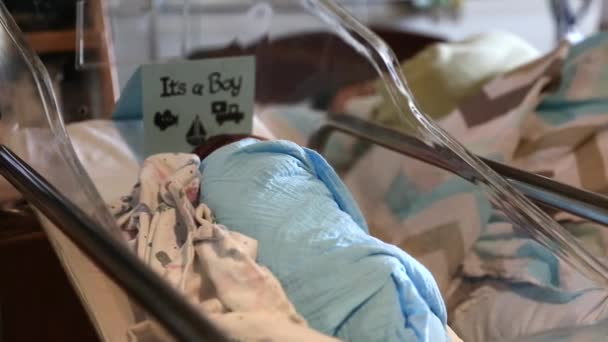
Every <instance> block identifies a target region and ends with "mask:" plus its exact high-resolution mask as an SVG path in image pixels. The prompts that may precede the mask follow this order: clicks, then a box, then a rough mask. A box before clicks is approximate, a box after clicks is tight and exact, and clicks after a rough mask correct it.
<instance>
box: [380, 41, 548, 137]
mask: <svg viewBox="0 0 608 342" xmlns="http://www.w3.org/2000/svg"><path fill="white" fill-rule="evenodd" d="M539 56H540V53H539V52H538V51H537V50H535V49H534V48H533V47H532V46H531V45H529V44H528V43H526V42H525V41H523V40H522V39H520V38H518V37H517V36H515V35H513V34H510V33H506V32H499V31H496V32H489V33H483V34H479V35H476V36H473V37H471V38H468V39H465V40H463V41H460V42H450V43H437V44H434V45H432V46H430V47H429V48H427V49H425V50H423V51H422V52H420V53H419V54H417V55H416V56H414V57H413V58H411V59H410V60H407V61H405V62H403V63H402V65H401V67H402V70H403V73H404V75H405V77H406V78H407V81H408V84H409V86H410V88H411V90H412V92H413V93H414V96H415V97H416V101H417V102H418V103H419V104H420V107H421V109H422V110H423V111H424V112H425V114H427V115H429V116H430V117H431V118H433V119H439V118H442V117H444V116H445V115H447V114H449V113H450V112H451V111H452V110H454V109H456V107H457V106H458V104H460V102H461V101H462V100H464V99H465V98H467V97H468V96H471V95H474V94H475V93H477V92H478V91H479V90H480V89H481V87H482V86H483V84H485V83H486V82H487V81H489V80H491V79H493V78H494V77H496V76H498V75H501V74H504V73H506V72H509V71H511V70H513V69H515V68H517V67H519V66H521V65H523V64H525V63H528V62H531V61H532V60H534V59H535V58H537V57H539ZM376 88H377V89H378V92H379V93H380V94H382V97H383V99H384V101H382V102H381V104H380V105H379V106H378V108H377V109H376V111H375V114H374V119H375V120H377V121H379V122H381V123H383V124H388V125H391V126H396V127H399V128H401V129H404V130H409V129H411V128H410V127H407V126H406V125H405V124H404V123H403V121H402V119H401V118H399V116H398V113H397V112H396V111H395V109H394V106H393V104H392V101H391V100H390V97H389V96H388V94H386V92H385V89H384V86H383V85H382V83H380V82H379V81H378V82H377V83H376ZM438 99H439V100H440V101H438Z"/></svg>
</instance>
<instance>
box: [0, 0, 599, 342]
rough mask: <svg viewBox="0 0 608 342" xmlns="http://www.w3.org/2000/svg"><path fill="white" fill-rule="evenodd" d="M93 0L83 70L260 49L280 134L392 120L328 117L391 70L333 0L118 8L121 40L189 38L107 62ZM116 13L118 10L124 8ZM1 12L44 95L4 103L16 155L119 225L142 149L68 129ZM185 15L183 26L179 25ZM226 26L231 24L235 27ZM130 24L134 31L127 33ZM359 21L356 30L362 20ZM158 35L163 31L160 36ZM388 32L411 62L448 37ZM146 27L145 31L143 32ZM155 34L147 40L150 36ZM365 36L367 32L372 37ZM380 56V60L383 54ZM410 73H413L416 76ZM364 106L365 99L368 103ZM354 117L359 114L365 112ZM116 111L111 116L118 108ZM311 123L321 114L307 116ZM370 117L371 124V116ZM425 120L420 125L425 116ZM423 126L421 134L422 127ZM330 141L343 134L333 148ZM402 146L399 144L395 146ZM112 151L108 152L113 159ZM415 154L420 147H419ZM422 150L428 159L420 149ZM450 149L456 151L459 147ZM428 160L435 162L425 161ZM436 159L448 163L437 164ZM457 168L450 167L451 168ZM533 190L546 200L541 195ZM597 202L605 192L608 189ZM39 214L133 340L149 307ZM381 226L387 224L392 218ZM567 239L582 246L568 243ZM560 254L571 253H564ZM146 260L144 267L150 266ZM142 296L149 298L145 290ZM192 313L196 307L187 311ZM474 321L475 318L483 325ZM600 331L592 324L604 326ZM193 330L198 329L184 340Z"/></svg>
mask: <svg viewBox="0 0 608 342" xmlns="http://www.w3.org/2000/svg"><path fill="white" fill-rule="evenodd" d="M90 5H91V2H89V1H81V2H79V4H78V8H79V12H78V13H79V15H80V16H79V25H80V29H79V32H80V34H79V36H78V42H77V43H78V44H79V46H80V48H81V49H80V55H79V56H78V60H77V64H78V65H79V66H80V67H83V68H96V67H108V66H110V64H113V66H116V67H118V68H120V69H121V70H122V71H125V72H126V70H135V68H136V67H137V66H138V65H140V64H143V63H147V62H170V61H173V60H180V59H186V58H187V59H204V58H211V57H215V58H217V57H228V56H236V55H255V57H256V91H255V100H256V114H258V116H259V118H260V120H261V122H262V123H264V124H265V125H266V126H268V128H269V130H270V132H271V133H272V134H273V135H274V136H276V137H278V138H285V139H291V140H294V141H296V142H298V143H300V144H308V143H309V142H310V143H311V144H313V145H315V146H317V147H319V149H321V148H322V147H323V145H324V144H323V143H322V141H323V139H322V138H324V137H323V136H321V135H322V134H320V133H318V132H321V133H322V132H323V130H321V131H319V129H322V128H323V127H324V125H325V124H327V123H328V122H329V124H330V126H332V127H333V128H337V129H338V130H339V131H341V132H342V133H341V134H342V135H340V134H337V138H334V142H336V141H337V143H340V144H344V145H345V146H351V147H352V146H353V145H354V143H353V141H354V140H353V136H354V137H359V138H361V137H363V138H365V136H363V135H362V133H363V134H365V133H366V132H369V129H376V128H377V129H381V127H376V126H373V125H372V126H369V127H368V128H369V129H366V128H365V127H366V126H358V125H357V121H356V120H358V119H357V118H356V117H355V118H353V120H354V121H349V120H348V119H347V120H346V121H340V116H334V118H335V119H333V120H330V121H327V120H326V115H327V112H330V111H331V101H332V98H333V96H335V94H336V93H338V92H339V90H340V89H341V88H343V87H345V86H347V85H352V84H356V83H360V82H367V81H371V80H374V79H376V78H378V75H379V72H383V71H386V70H382V69H380V70H378V69H377V65H373V63H370V61H369V60H368V59H366V58H365V57H364V56H365V54H366V53H367V54H369V51H366V50H365V48H366V47H368V48H369V46H366V45H365V44H362V43H361V41H349V40H348V39H349V37H350V38H352V37H353V36H352V35H350V36H349V34H347V33H345V32H344V30H346V29H345V27H342V26H331V25H332V24H334V25H337V23H338V21H336V18H332V17H331V16H330V15H329V14H327V13H322V12H318V13H315V10H320V9H323V8H326V7H325V6H327V4H325V2H323V1H321V2H319V3H317V2H315V1H310V2H303V4H300V3H299V2H295V1H294V2H284V3H283V2H277V3H276V4H275V3H274V2H264V1H260V2H254V3H253V4H249V3H247V4H246V5H242V4H236V5H233V6H228V7H230V8H229V9H230V10H229V11H228V12H225V7H223V6H221V5H213V4H211V5H209V4H198V3H196V2H185V5H184V4H179V5H172V4H171V3H168V4H166V6H161V7H160V10H159V8H156V7H154V8H151V9H147V10H146V9H145V8H144V9H143V10H144V14H145V15H139V18H140V20H139V21H138V25H143V27H144V28H142V26H140V27H131V28H129V27H128V25H130V24H129V21H127V20H126V18H129V16H128V15H127V16H126V17H125V15H124V13H123V14H122V16H121V15H113V16H110V17H111V18H112V20H113V21H112V22H110V24H111V25H113V26H114V29H115V35H116V36H117V37H118V36H120V35H127V34H131V35H132V38H130V39H133V40H135V41H139V42H142V41H146V42H148V43H150V44H151V46H148V47H147V48H151V47H152V48H153V47H154V44H156V42H157V41H160V40H164V41H166V40H167V39H163V38H164V37H163V35H165V37H169V36H170V37H174V36H178V37H180V39H179V40H172V41H173V42H174V43H175V45H174V46H172V47H171V46H170V47H163V48H160V49H158V48H157V49H156V50H154V52H153V53H151V54H146V55H147V56H146V57H143V58H142V57H141V56H118V58H117V60H116V61H108V60H105V61H104V60H95V59H92V57H91V56H89V55H87V53H86V51H87V50H86V46H87V44H88V42H87V39H86V35H85V34H84V32H85V28H86V27H87V26H86V25H87V18H86V16H85V15H84V13H86V7H87V6H90ZM394 6H395V7H394V10H395V11H398V10H401V9H402V8H401V6H406V4H405V3H403V4H402V3H397V4H395V5H394ZM351 9H352V11H353V12H354V13H355V15H357V16H358V17H359V18H362V19H367V20H369V21H374V19H375V18H374V16H375V15H376V14H377V15H378V17H382V18H385V17H386V14H387V13H375V12H374V11H375V9H377V8H376V7H374V6H373V5H355V6H354V7H353V8H351ZM106 10H107V11H109V13H112V11H118V10H120V9H119V8H117V7H112V6H110V7H108V8H106ZM214 11H218V12H214ZM116 13H117V12H114V14H116ZM220 13H223V15H224V16H221V17H220V15H219V14H220ZM391 13H395V12H391ZM380 14H382V15H383V16H380ZM1 20H2V25H3V32H2V35H3V39H2V41H3V45H2V51H3V53H2V70H1V77H2V83H4V84H7V85H9V86H10V84H11V83H13V82H15V80H18V79H19V80H25V81H26V82H27V83H29V84H30V85H31V87H32V89H34V93H35V95H37V96H33V97H32V99H31V100H32V103H33V104H35V106H32V108H33V110H32V111H31V112H29V113H27V115H25V113H15V112H13V111H11V110H10V109H11V108H12V103H11V102H12V101H13V99H12V98H10V97H4V96H3V97H2V98H1V101H2V103H1V105H2V107H3V108H6V109H5V110H3V117H2V119H1V120H0V133H1V142H2V144H4V145H6V146H8V147H9V148H11V149H12V150H13V151H14V152H16V154H17V155H18V156H19V157H20V158H21V159H23V160H24V161H26V162H27V163H28V164H29V165H31V166H32V167H33V168H34V169H35V170H36V171H37V172H38V173H40V174H41V175H42V176H43V177H45V178H46V179H47V180H48V181H49V182H50V183H51V184H52V185H53V186H54V187H55V188H56V189H57V190H59V192H60V193H61V194H63V196H65V197H67V198H69V199H70V200H71V202H73V203H74V204H75V205H76V206H77V207H78V208H79V209H80V210H82V212H83V213H85V214H86V215H88V217H87V218H88V219H89V220H91V221H89V223H91V224H97V225H100V226H102V227H113V226H114V225H115V223H114V220H113V218H112V217H111V215H110V214H109V212H108V210H107V209H106V204H105V203H106V202H107V201H108V200H110V199H112V198H114V197H116V196H118V195H121V194H122V192H124V189H128V188H129V187H130V186H131V185H132V182H133V181H134V178H133V175H134V173H136V172H137V171H136V170H137V164H136V163H134V158H133V155H132V153H133V151H129V150H128V146H129V145H128V144H123V145H122V147H121V148H122V150H121V148H118V149H117V148H116V146H109V147H108V146H105V147H101V148H100V150H99V151H97V152H91V150H90V147H91V146H84V145H86V144H87V138H85V137H83V135H86V134H91V137H90V138H91V140H90V141H89V144H90V145H95V144H96V143H99V142H100V141H103V139H104V137H103V136H101V135H98V136H95V134H96V133H95V132H96V131H95V129H94V128H92V129H90V128H87V127H86V123H85V126H79V128H74V129H72V131H70V129H71V128H70V127H68V128H67V131H66V127H65V126H64V123H63V120H62V114H61V112H60V109H59V108H58V106H57V102H56V98H55V95H54V94H53V90H52V86H51V84H50V83H49V80H48V79H47V78H45V76H46V74H45V72H44V67H43V66H42V65H41V63H40V62H39V61H38V60H37V59H31V57H32V54H31V51H29V50H28V48H27V47H26V44H24V42H23V37H22V36H21V34H20V33H19V31H18V29H17V28H16V26H15V25H14V23H13V22H12V20H11V19H10V18H9V16H8V14H7V12H6V10H5V9H4V8H2V18H1ZM121 20H122V22H121ZM176 23H180V24H179V25H176ZM226 23H229V24H228V25H226ZM342 24H344V22H343V23H342ZM351 24H352V23H351ZM121 25H122V26H121ZM353 25H354V24H353ZM121 28H123V29H124V30H126V31H120V29H121ZM349 29H351V30H352V27H349ZM175 30H178V32H175ZM150 32H153V33H154V35H156V36H158V37H152V39H151V40H148V38H150V37H149V36H148V35H149V34H150ZM302 32H304V34H303V33H302ZM377 32H379V33H380V35H381V36H382V37H384V38H385V40H387V41H388V42H389V44H390V45H392V46H393V47H394V49H395V50H396V52H397V57H398V58H399V59H400V60H401V59H406V58H409V57H411V56H413V55H414V54H415V53H416V52H418V51H420V49H422V47H424V46H426V45H428V44H430V43H432V42H436V41H439V40H440V39H439V38H435V37H422V38H421V37H414V36H408V35H406V34H403V33H398V32H396V31H395V30H391V29H378V30H377ZM138 34H142V36H140V37H139V39H138ZM143 35H145V36H146V37H145V39H144V38H143ZM294 36H297V40H293V37H294ZM157 38H158V40H157ZM358 38H359V39H361V37H360V36H359V37H358ZM401 39H408V41H409V42H410V43H408V44H407V45H400V44H399V42H400V40H401ZM402 47H403V48H402ZM143 48H146V47H142V49H143ZM168 51H170V52H168ZM368 57H371V58H372V60H373V59H374V58H378V56H368ZM376 62H379V61H378V60H376ZM405 76H406V77H407V75H405ZM361 105H362V106H363V105H364V103H361ZM302 108H305V109H302ZM298 111H299V112H300V114H301V112H302V111H304V112H306V113H307V115H309V116H312V117H313V120H309V121H310V122H308V123H305V124H304V126H306V128H305V129H302V128H301V126H300V127H294V125H295V126H297V124H295V122H297V121H298V120H301V117H298V115H297V112H298ZM333 114H336V113H333ZM108 115H109V113H108ZM350 115H351V116H355V115H356V113H354V114H350ZM105 119H108V120H109V119H111V118H110V117H109V116H108V117H107V118H105ZM308 119H310V117H309V118H305V119H304V120H305V121H306V120H308ZM410 120H412V119H410ZM353 122H354V123H353ZM104 124H110V125H111V124H112V121H106V122H105V123H104ZM362 124H363V125H365V124H370V123H369V122H366V121H363V123H362ZM83 127H84V128H83ZM345 127H346V128H345ZM362 127H363V128H362ZM413 127H415V128H416V127H419V126H417V125H415V124H414V125H413ZM67 132H70V135H71V136H72V139H73V140H77V143H76V144H75V146H72V144H71V142H70V138H69V137H68V134H67ZM412 133H414V134H416V135H419V133H416V132H415V131H412ZM110 138H111V139H119V138H120V135H112V136H111V137H110ZM140 138H141V137H140ZM325 138H327V137H325ZM375 138H377V139H374V137H373V136H372V137H371V140H372V141H373V142H374V143H376V144H379V145H380V146H384V147H387V148H389V149H391V146H390V144H386V143H382V138H384V137H375ZM368 140H370V139H368ZM337 143H336V144H337ZM78 144H84V145H78ZM110 145H112V144H110ZM330 145H331V139H330V141H329V143H328V145H327V146H330ZM334 145H335V144H334ZM335 146H337V145H335ZM342 147H343V146H342ZM367 148H369V147H367ZM125 149H127V150H125ZM393 150H396V149H394V148H393ZM397 151H398V149H397ZM136 152H138V151H136ZM139 152H141V151H139ZM431 152H432V151H431ZM106 153H107V154H108V155H105V154H106ZM328 153H329V154H331V153H332V151H328ZM340 153H341V152H340V150H338V151H337V152H336V151H335V150H334V151H333V157H334V158H337V157H336V156H339V155H340ZM414 156H416V155H415V154H414ZM417 157H418V158H419V159H420V155H418V156H417ZM445 157H446V158H448V157H451V158H454V156H453V155H452V156H450V155H449V153H448V154H447V155H446V156H445ZM328 158H329V160H330V161H332V155H328ZM392 158H394V159H398V160H399V162H400V163H403V162H405V161H407V160H408V159H407V158H409V157H405V156H403V155H399V154H394V155H392ZM429 158H433V156H432V155H431V156H430V157H429ZM422 159H423V160H424V158H422ZM412 160H413V159H412ZM427 161H429V160H427ZM334 162H335V165H334V166H335V167H336V169H337V170H338V171H339V172H340V173H341V174H342V175H344V176H345V179H346V183H347V185H349V186H353V189H352V190H353V192H354V193H355V197H358V196H364V195H365V192H364V190H365V186H361V184H359V186H357V184H354V183H352V181H351V182H349V180H348V177H349V176H351V175H350V174H349V168H350V167H352V164H349V162H344V161H343V160H339V158H337V159H336V160H334ZM83 164H84V166H83ZM436 166H441V165H438V164H436ZM448 169H450V168H449V167H448ZM421 170H423V172H437V171H429V170H435V169H434V168H433V167H431V166H426V167H423V168H422V169H421ZM451 171H455V170H451ZM421 172H422V171H421ZM118 174H120V175H124V177H123V176H121V177H118V178H120V179H118V178H117V177H116V175H118ZM371 174H372V175H374V176H375V177H378V178H382V177H385V176H386V177H388V175H383V174H382V170H377V171H376V170H372V173H371ZM515 177H517V175H515ZM474 178H475V177H473V178H472V179H474ZM522 181H525V179H524V180H522ZM527 194H528V195H531V196H532V197H533V196H534V194H533V193H532V194H530V193H527ZM566 194H567V191H566ZM588 195H589V196H593V195H592V194H588ZM590 198H592V199H593V198H594V197H590ZM596 199H598V201H602V200H603V198H600V197H597V198H596ZM403 201H407V199H403ZM541 202H542V201H541ZM545 204H547V203H545ZM549 204H550V203H549ZM600 204H602V203H600ZM600 204H598V206H600ZM366 209H369V208H364V212H365V213H366V214H368V213H369V214H370V215H371V216H375V214H374V213H371V212H366ZM369 210H371V209H369ZM450 214H451V213H450V212H442V213H437V215H445V216H448V215H450ZM39 216H40V220H41V221H42V223H43V225H44V228H45V230H46V232H47V234H48V235H49V237H50V238H51V240H52V242H53V245H54V248H55V250H56V252H57V254H58V255H59V256H60V258H61V260H62V263H63V266H64V268H65V270H66V273H68V274H69V276H70V278H71V280H72V282H73V285H74V287H75V288H76V289H77V291H78V293H79V295H80V297H81V300H82V301H83V303H84V304H85V306H86V308H87V311H88V313H89V315H90V316H91V318H92V321H93V322H94V323H95V326H96V328H97V329H98V332H99V335H100V337H101V338H102V339H104V340H108V341H121V340H125V339H126V336H125V331H126V330H127V327H128V326H129V324H131V323H132V322H133V321H134V319H135V317H134V313H133V310H132V306H133V305H137V303H134V302H133V301H132V300H131V299H130V298H129V296H128V295H126V294H125V292H123V290H121V289H120V286H118V285H117V283H115V282H113V281H112V280H110V277H108V276H107V275H106V274H104V273H103V272H102V271H101V270H100V269H99V268H98V267H97V266H95V265H94V262H93V261H92V260H91V259H90V258H89V257H87V256H85V254H83V252H82V251H81V250H80V249H79V247H77V246H76V245H75V244H74V243H73V242H72V241H70V240H69V239H68V238H67V237H66V236H65V235H64V234H63V233H62V232H61V231H60V230H59V229H58V228H57V227H56V226H55V225H54V224H53V223H51V221H49V220H48V219H47V218H46V217H45V216H44V215H42V214H41V215H39ZM368 219H369V218H368ZM524 222H525V221H524ZM377 224H381V222H379V223H377ZM372 231H373V229H372ZM108 236H109V234H108ZM566 246H570V245H568V244H567V243H566ZM414 250H415V248H414ZM554 251H555V250H554ZM557 251H558V252H559V249H557ZM89 252H90V251H89ZM576 252H577V251H576V250H574V251H572V250H569V251H567V252H564V253H563V254H561V253H560V254H559V256H565V257H566V258H569V257H571V255H572V254H576ZM117 254H120V253H117ZM142 267H144V266H143V265H142ZM114 277H118V279H120V276H116V275H114ZM139 299H140V300H141V299H142V297H140V298H139ZM174 300H175V298H174V297H173V298H159V299H157V301H158V302H159V303H160V305H159V306H156V309H157V310H161V311H162V309H163V308H164V309H165V310H166V309H167V308H170V307H174V308H175V306H173V304H171V303H173V301H174ZM167 303H169V304H167ZM181 314H187V313H184V312H183V311H182V312H181ZM162 316H163V317H159V318H160V319H161V321H165V320H166V319H167V317H169V320H171V316H172V315H171V314H170V313H169V314H168V315H167V312H165V315H162ZM182 317H183V316H182ZM172 319H173V321H172V322H171V323H173V324H174V325H173V328H175V327H178V326H179V325H180V322H179V317H178V318H175V317H173V318H172ZM514 319H517V318H514ZM165 322H166V321H165ZM192 322H200V321H197V320H196V319H193V320H192V321H190V323H192ZM203 322H204V321H203ZM472 324H474V323H473V322H472ZM186 325H187V324H186ZM598 327H600V328H599V329H601V327H603V325H598ZM598 327H595V328H592V329H598ZM570 332H572V333H573V334H578V333H586V331H585V330H584V329H583V330H582V331H579V330H570V331H569V332H568V333H570ZM568 333H563V332H559V334H560V336H567V334H568ZM184 336H187V335H182V336H180V337H184ZM566 340H577V338H576V337H574V336H573V337H571V338H569V339H566Z"/></svg>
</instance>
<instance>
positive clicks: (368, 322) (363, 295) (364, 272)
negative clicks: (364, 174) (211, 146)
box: [201, 139, 448, 341]
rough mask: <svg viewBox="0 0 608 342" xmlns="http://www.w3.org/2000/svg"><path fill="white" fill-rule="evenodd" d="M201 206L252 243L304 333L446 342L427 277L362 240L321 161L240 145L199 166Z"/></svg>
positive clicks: (352, 209) (350, 205)
mask: <svg viewBox="0 0 608 342" xmlns="http://www.w3.org/2000/svg"><path fill="white" fill-rule="evenodd" d="M201 171H202V174H203V177H202V186H201V201H202V202H204V203H206V204H207V205H208V206H209V208H211V210H212V211H213V212H214V213H215V215H216V219H217V222H218V223H221V224H224V225H226V226H228V227H230V228H231V229H233V230H235V231H237V232H239V233H241V234H245V235H247V236H250V237H252V238H254V239H256V240H257V241H258V244H259V251H258V262H259V263H260V264H262V265H264V266H266V267H268V268H269V269H270V270H271V271H272V273H273V274H274V275H275V276H276V277H277V278H278V279H279V280H280V281H281V283H282V285H283V286H284V288H285V291H286V292H287V295H288V297H289V298H290V300H291V301H292V302H293V303H294V305H295V307H296V308H297V310H298V312H299V313H300V314H302V315H303V316H304V318H305V319H306V320H307V321H308V322H309V324H310V325H311V326H312V327H313V328H315V329H317V330H319V331H321V332H322V333H326V334H329V335H334V336H337V337H339V338H341V339H345V340H349V341H446V340H447V339H448V336H447V333H446V310H445V306H444V304H443V301H442V298H441V296H440V293H439V290H438V288H437V285H436V283H435V281H434V279H433V277H432V276H431V274H430V273H429V272H428V271H427V270H426V269H425V268H424V266H422V265H421V264H420V263H418V262H417V261H416V260H415V259H414V258H412V257H411V256H409V255H407V254H406V253H405V252H403V251H402V250H400V249H398V248H396V247H395V246H392V245H388V244H385V243H383V242H381V241H379V240H377V239H375V238H373V237H371V236H370V235H369V234H368V232H367V226H366V223H365V221H364V218H363V216H362V215H361V212H360V210H359V208H358V207H357V205H356V203H355V202H354V201H353V199H352V197H351V195H350V193H349V192H348V191H347V189H346V187H345V186H344V184H343V183H342V182H341V180H340V179H339V178H338V177H337V175H336V174H335V173H334V171H333V170H332V169H331V167H329V166H328V164H327V163H326V162H325V160H324V159H323V158H322V157H321V156H319V155H318V154H317V153H315V152H313V151H311V150H308V149H305V148H301V147H299V146H298V145H296V144H293V143H290V142H286V141H273V142H258V141H256V140H254V139H246V140H242V141H240V142H236V143H233V144H231V145H228V146H225V147H222V148H221V149H219V150H217V151H215V152H214V153H213V154H211V155H210V156H209V157H207V158H206V159H205V160H204V161H203V162H202V164H201Z"/></svg>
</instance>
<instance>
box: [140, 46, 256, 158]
mask: <svg viewBox="0 0 608 342" xmlns="http://www.w3.org/2000/svg"><path fill="white" fill-rule="evenodd" d="M141 79H142V90H143V94H142V96H143V99H142V100H143V101H142V102H143V111H144V113H143V120H144V139H145V140H144V144H145V149H146V150H145V153H146V155H147V156H149V155H151V154H155V153H162V152H191V151H192V150H193V149H194V148H196V147H198V146H199V145H201V144H204V143H205V141H206V140H207V139H208V138H210V137H212V136H215V135H220V134H251V132H252V129H253V106H254V93H255V58H254V57H253V56H244V57H229V58H215V59H202V60H195V61H180V62H177V63H166V64H150V65H144V66H143V67H142V78H141Z"/></svg>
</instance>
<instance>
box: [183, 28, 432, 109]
mask: <svg viewBox="0 0 608 342" xmlns="http://www.w3.org/2000/svg"><path fill="white" fill-rule="evenodd" d="M374 31H375V32H376V33H377V34H378V35H379V36H380V37H382V38H383V39H384V40H385V41H386V42H387V44H389V46H391V47H392V49H393V50H394V51H395V54H396V55H397V57H398V58H399V60H404V59H407V58H410V57H412V56H413V55H415V54H416V53H418V52H419V51H421V50H422V49H423V48H425V47H426V46H428V45H429V44H432V43H436V42H440V41H443V39H441V38H438V37H432V36H425V35H420V34H415V33H410V32H402V31H396V30H388V29H374ZM238 55H255V56H256V70H257V76H256V102H257V103H286V102H295V101H301V100H304V99H311V98H312V99H313V100H316V101H318V102H319V105H320V107H323V104H326V102H327V101H326V100H327V99H328V98H330V97H331V95H332V94H334V93H335V91H336V90H337V89H339V88H340V87H342V86H344V85H349V84H353V83H357V82H362V81H367V80H372V79H375V78H376V77H377V73H376V71H375V70H374V69H373V68H372V66H371V65H370V64H369V63H368V62H367V61H366V60H365V59H364V57H362V56H361V55H359V54H358V53H356V52H355V51H354V50H353V49H352V48H351V47H350V46H348V45H347V44H346V43H344V42H343V41H342V40H341V39H340V38H339V37H337V36H335V35H332V34H329V33H303V34H296V35H291V36H288V37H284V38H280V39H277V40H274V41H268V40H263V41H258V42H257V43H256V44H253V45H251V46H249V47H246V48H241V47H239V46H236V45H230V46H228V47H225V48H221V49H216V50H195V51H193V52H192V53H191V54H190V56H189V58H190V59H200V58H210V57H222V56H238Z"/></svg>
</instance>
